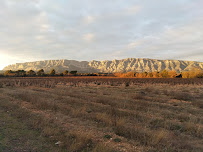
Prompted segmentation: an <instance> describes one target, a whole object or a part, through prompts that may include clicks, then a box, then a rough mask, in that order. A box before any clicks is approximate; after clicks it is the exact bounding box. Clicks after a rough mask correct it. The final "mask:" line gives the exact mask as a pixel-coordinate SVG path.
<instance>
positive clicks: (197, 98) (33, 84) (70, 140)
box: [0, 77, 203, 152]
mask: <svg viewBox="0 0 203 152" xmlns="http://www.w3.org/2000/svg"><path fill="white" fill-rule="evenodd" d="M0 86H1V88H0V114H1V115H5V114H6V115H8V116H9V117H11V118H12V119H11V121H13V122H16V121H17V122H18V123H20V124H23V125H21V126H24V127H26V130H27V132H26V133H27V134H29V136H31V137H32V139H35V138H38V137H39V135H40V138H42V139H39V140H40V142H42V143H41V144H42V145H44V144H43V143H47V145H49V146H45V148H49V150H48V151H56V149H57V151H70V152H73V151H75V152H76V151H78V152H79V151H81V152H82V151H83V152H86V151H88V152H89V151H92V152H115V151H118V152H119V151H121V152H126V151H128V152H134V151H135V152H137V151H138V152H139V151H150V152H151V151H154V152H155V151H160V152H161V151H180V152H181V151H183V152H190V151H195V152H196V151H197V152H198V151H199V152H201V151H202V150H203V142H202V139H203V117H202V115H203V109H202V108H203V102H202V98H203V81H202V79H163V78H162V79H135V78H79V77H73V78H65V79H64V78H52V77H50V78H43V77H42V78H1V79H0ZM0 122H1V119H0ZM4 122H5V123H6V122H7V120H4ZM2 125H3V123H0V128H2ZM8 130H13V129H12V128H3V132H8ZM15 131H16V132H19V130H15ZM30 132H32V133H30ZM35 132H36V133H35ZM16 134H17V133H16ZM8 135H9V134H8ZM5 138H6V137H4V141H6V142H7V143H9V146H10V149H11V150H13V149H17V150H19V149H21V150H22V145H24V143H27V145H25V147H24V148H25V150H27V151H33V145H35V146H34V147H35V148H36V151H37V150H38V151H43V148H41V149H40V148H39V147H40V145H39V142H37V141H32V144H28V143H31V142H30V139H29V138H26V136H25V137H21V139H20V141H24V142H22V143H20V142H19V144H18V145H15V142H12V141H11V140H10V139H8V138H7V139H5ZM0 139H2V134H0ZM28 145H29V146H30V145H31V146H30V147H28ZM37 146H38V148H37ZM2 147H3V148H4V149H6V148H8V146H7V144H4V145H3V146H2V145H1V143H0V151H3V150H4V149H2ZM45 148H44V149H45ZM14 151H15V150H14ZM44 151H46V150H44Z"/></svg>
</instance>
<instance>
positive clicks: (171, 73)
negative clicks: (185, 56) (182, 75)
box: [168, 71, 177, 78]
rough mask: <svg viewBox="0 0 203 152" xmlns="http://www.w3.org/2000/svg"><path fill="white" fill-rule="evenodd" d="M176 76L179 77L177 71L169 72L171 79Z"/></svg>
mask: <svg viewBox="0 0 203 152" xmlns="http://www.w3.org/2000/svg"><path fill="white" fill-rule="evenodd" d="M176 75H177V73H176V71H169V72H168V76H169V78H175V77H176Z"/></svg>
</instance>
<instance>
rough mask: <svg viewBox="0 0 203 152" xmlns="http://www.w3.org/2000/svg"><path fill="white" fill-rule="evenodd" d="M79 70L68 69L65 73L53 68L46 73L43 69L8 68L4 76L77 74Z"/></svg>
mask: <svg viewBox="0 0 203 152" xmlns="http://www.w3.org/2000/svg"><path fill="white" fill-rule="evenodd" d="M76 74H77V71H70V72H69V71H67V70H65V71H64V72H63V73H56V71H55V69H52V70H51V71H50V72H49V73H45V71H44V70H43V69H40V70H38V71H37V72H35V71H33V70H29V71H25V70H17V71H12V70H7V71H5V72H4V74H3V76H14V77H15V76H16V77H25V76H67V75H76Z"/></svg>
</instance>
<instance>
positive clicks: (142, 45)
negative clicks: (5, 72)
mask: <svg viewBox="0 0 203 152" xmlns="http://www.w3.org/2000/svg"><path fill="white" fill-rule="evenodd" d="M202 5H203V2H202V1H201V0H197V1H193V0H180V1H171V0H165V1H163V0H154V1H153V2H152V1H150V2H149V1H148V0H142V1H139V0H136V1H135V0H108V1H107V0H106V1H99V0H75V1H71V0H67V1H65V0H61V1H56V0H1V1H0V57H1V58H3V57H2V56H3V55H2V54H4V55H6V57H11V58H12V57H15V58H17V59H18V62H20V61H22V62H24V60H23V59H28V60H30V61H33V60H34V61H36V60H43V59H61V58H66V59H76V60H93V59H95V60H99V59H109V60H110V59H114V58H126V57H142V58H144V57H149V58H159V59H167V58H171V59H187V60H198V61H203V60H202V59H203V54H202V49H203V48H202V41H203V40H202V37H203V29H202V27H203V22H202V20H203V15H202V14H203V9H202V7H201V6H202ZM191 52H192V53H191ZM4 57H5V56H4ZM16 61H17V60H16V59H15V60H9V62H6V63H7V64H10V63H15V62H16ZM3 64H4V62H2V61H0V65H3Z"/></svg>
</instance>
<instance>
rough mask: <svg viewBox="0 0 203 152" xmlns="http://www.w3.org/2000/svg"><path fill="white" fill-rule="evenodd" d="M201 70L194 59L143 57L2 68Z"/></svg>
mask: <svg viewBox="0 0 203 152" xmlns="http://www.w3.org/2000/svg"><path fill="white" fill-rule="evenodd" d="M194 68H196V69H200V70H203V62H196V61H181V60H156V59H143V58H127V59H122V60H112V61H108V60H105V61H95V60H92V61H90V62H88V61H76V60H45V61H36V62H26V63H16V64H13V65H9V66H6V67H5V68H4V69H3V70H4V71H5V70H22V69H23V70H26V71H28V70H31V69H32V70H34V71H37V70H39V69H44V70H45V72H49V71H50V70H51V69H55V70H56V72H63V71H64V70H68V71H73V70H77V71H78V72H84V73H90V72H91V73H92V72H104V73H114V72H128V71H136V72H144V71H146V72H154V71H162V70H164V69H166V70H168V71H170V70H175V71H176V72H182V71H189V70H192V69H194Z"/></svg>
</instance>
